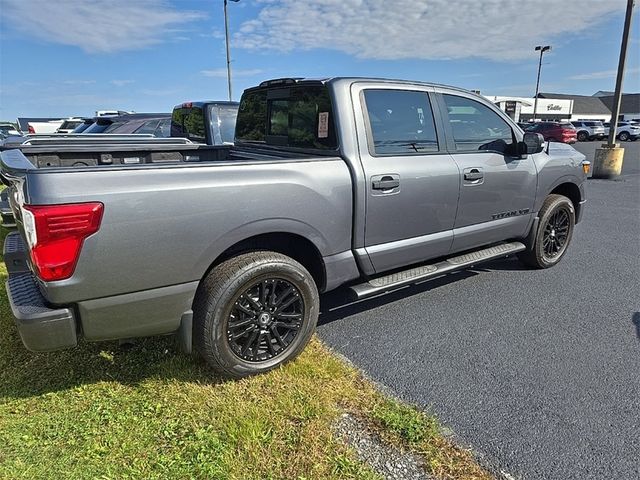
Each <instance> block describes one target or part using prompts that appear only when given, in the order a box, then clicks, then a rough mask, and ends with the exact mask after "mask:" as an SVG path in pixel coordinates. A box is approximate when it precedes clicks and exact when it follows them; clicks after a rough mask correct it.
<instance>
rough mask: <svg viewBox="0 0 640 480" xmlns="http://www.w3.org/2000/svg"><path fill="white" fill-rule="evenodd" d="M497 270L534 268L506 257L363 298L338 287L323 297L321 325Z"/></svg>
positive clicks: (319, 321)
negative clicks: (358, 297)
mask: <svg viewBox="0 0 640 480" xmlns="http://www.w3.org/2000/svg"><path fill="white" fill-rule="evenodd" d="M496 270H501V271H513V272H517V271H530V270H531V269H530V268H529V267H527V266H525V265H523V264H522V263H521V262H520V261H519V260H518V259H517V258H513V257H510V258H504V259H499V260H494V261H491V262H487V263H484V264H481V265H478V266H476V267H472V268H468V269H466V270H460V271H458V272H453V273H450V274H446V275H444V276H442V277H438V278H435V279H433V280H426V281H424V282H422V283H419V284H415V285H409V286H406V287H402V288H400V289H398V290H393V291H391V292H388V293H382V294H379V295H377V296H375V297H371V298H368V299H363V300H357V299H356V298H355V296H354V294H353V293H352V292H351V291H350V290H349V289H348V288H339V289H337V290H334V291H332V292H329V293H327V294H324V295H323V296H322V297H321V299H320V318H319V319H318V326H321V325H326V324H328V323H331V322H335V321H336V320H341V319H343V318H345V317H348V316H350V315H355V314H358V313H361V312H364V311H365V310H370V309H372V308H377V307H380V306H382V305H386V304H388V303H392V302H396V301H399V300H403V299H405V298H408V297H411V296H413V295H417V294H419V293H424V292H428V291H430V290H434V289H436V288H439V287H443V286H446V285H448V284H450V283H453V282H457V281H458V280H462V279H465V278H470V277H474V276H476V275H479V274H481V273H483V272H491V271H496Z"/></svg>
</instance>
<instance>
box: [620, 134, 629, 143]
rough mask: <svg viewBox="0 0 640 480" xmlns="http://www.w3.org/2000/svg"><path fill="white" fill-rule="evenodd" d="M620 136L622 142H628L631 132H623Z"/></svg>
mask: <svg viewBox="0 0 640 480" xmlns="http://www.w3.org/2000/svg"><path fill="white" fill-rule="evenodd" d="M618 138H619V139H620V140H621V141H622V142H626V141H628V140H629V134H628V133H627V132H621V133H620V135H618Z"/></svg>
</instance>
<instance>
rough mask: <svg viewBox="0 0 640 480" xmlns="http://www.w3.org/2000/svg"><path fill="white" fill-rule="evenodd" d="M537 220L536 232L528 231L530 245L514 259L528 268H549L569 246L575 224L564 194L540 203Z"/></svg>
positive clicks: (571, 207) (572, 206) (574, 218)
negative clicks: (531, 236)
mask: <svg viewBox="0 0 640 480" xmlns="http://www.w3.org/2000/svg"><path fill="white" fill-rule="evenodd" d="M538 218H539V222H538V226H537V229H536V230H535V232H532V233H533V241H532V244H531V245H527V249H526V250H525V251H523V252H520V253H518V258H519V259H520V260H521V261H522V262H523V263H524V264H525V265H528V266H530V267H534V268H549V267H553V266H554V265H556V264H557V263H558V262H559V261H560V260H561V259H562V258H563V257H564V255H565V253H566V252H567V248H568V247H569V244H570V243H571V237H572V236H573V228H574V226H575V223H576V213H575V206H574V205H573V203H572V202H571V200H569V199H568V198H567V197H565V196H564V195H557V194H551V195H549V196H548V197H547V198H545V200H544V202H543V203H542V206H541V207H540V211H539V212H538ZM534 227H535V224H534V225H533V226H532V228H534Z"/></svg>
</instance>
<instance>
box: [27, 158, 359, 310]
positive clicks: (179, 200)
mask: <svg viewBox="0 0 640 480" xmlns="http://www.w3.org/2000/svg"><path fill="white" fill-rule="evenodd" d="M26 201H27V203H30V204H53V203H74V202H89V201H100V202H103V203H104V215H103V219H102V225H101V227H100V230H99V231H98V232H97V233H96V234H94V235H92V236H91V237H89V238H88V239H86V241H85V243H84V246H83V249H82V253H81V255H80V259H79V261H78V264H77V266H76V269H75V272H74V274H73V276H72V277H71V278H69V279H67V280H63V281H59V282H50V283H48V284H45V285H44V287H45V289H46V291H47V297H48V298H49V300H50V301H52V302H54V303H66V302H77V301H80V300H86V299H93V298H100V297H107V296H112V295H118V294H123V293H130V292H136V291H142V290H148V289H152V288H159V287H164V286H169V285H177V284H181V283H186V282H192V281H197V280H200V279H201V278H202V276H203V275H204V273H205V272H206V271H207V269H208V268H209V267H210V265H211V264H212V263H213V261H214V260H215V259H216V258H217V257H218V256H219V255H220V254H221V253H222V252H224V251H225V250H226V249H227V248H229V247H230V246H232V245H234V244H235V243H237V242H239V241H241V240H244V239H246V238H249V237H251V236H254V235H259V234H263V233H272V232H289V233H296V234H298V235H301V236H303V237H305V238H307V239H309V240H310V241H312V242H313V243H314V244H315V245H316V247H317V248H318V250H319V251H320V253H321V254H322V255H323V256H328V255H333V254H337V253H340V252H344V251H346V250H349V249H350V245H351V221H352V192H351V179H350V176H349V171H348V169H347V167H346V165H345V163H344V161H342V160H341V159H339V158H332V159H322V160H303V161H287V162H253V163H239V162H235V163H233V164H232V163H226V164H219V165H181V166H173V167H170V166H167V167H157V166H155V168H144V167H142V168H131V169H130V168H121V169H93V170H76V171H65V172H55V171H50V172H47V173H44V172H42V171H41V172H40V173H35V174H31V175H30V177H29V181H28V191H27V192H26Z"/></svg>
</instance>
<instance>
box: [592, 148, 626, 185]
mask: <svg viewBox="0 0 640 480" xmlns="http://www.w3.org/2000/svg"><path fill="white" fill-rule="evenodd" d="M623 158H624V148H622V147H620V145H619V144H617V143H616V144H615V145H613V146H609V144H608V143H603V144H602V148H596V156H595V159H594V162H593V178H616V177H617V176H618V175H620V172H622V160H623Z"/></svg>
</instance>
